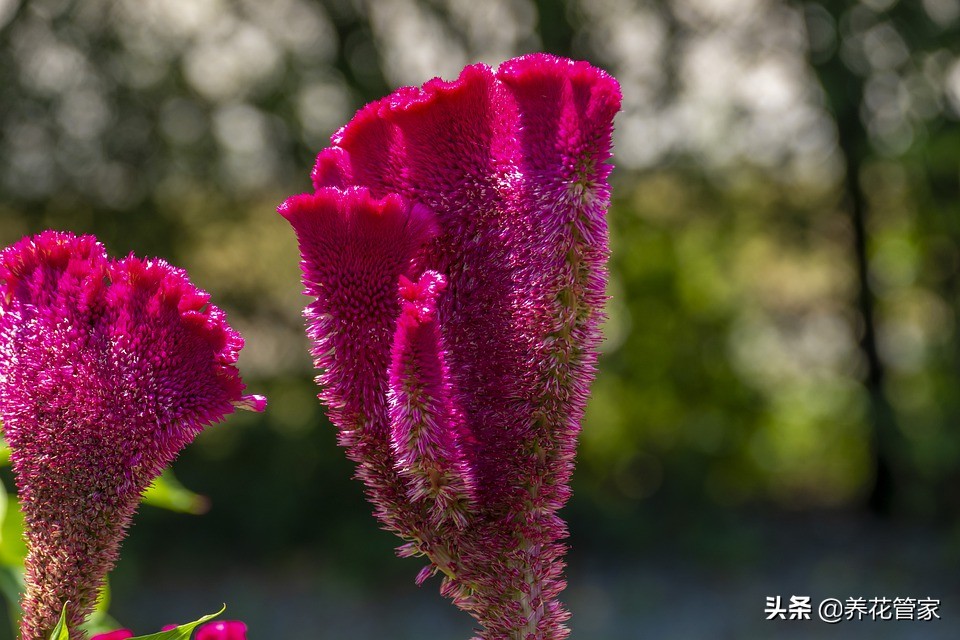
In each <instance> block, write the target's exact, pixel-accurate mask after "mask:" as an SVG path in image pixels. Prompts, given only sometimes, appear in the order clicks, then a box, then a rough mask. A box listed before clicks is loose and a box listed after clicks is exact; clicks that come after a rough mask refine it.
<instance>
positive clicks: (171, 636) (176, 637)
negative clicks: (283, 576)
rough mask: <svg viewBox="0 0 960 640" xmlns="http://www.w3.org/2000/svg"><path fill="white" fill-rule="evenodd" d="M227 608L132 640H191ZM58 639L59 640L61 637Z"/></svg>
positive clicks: (225, 606) (224, 606)
mask: <svg viewBox="0 0 960 640" xmlns="http://www.w3.org/2000/svg"><path fill="white" fill-rule="evenodd" d="M226 610H227V605H223V607H221V608H220V611H217V612H216V613H211V614H210V615H208V616H203V617H202V618H200V619H199V620H195V621H193V622H189V623H187V624H182V625H180V626H179V627H177V628H176V629H170V631H161V632H160V633H151V634H150V635H148V636H137V637H136V638H131V640H190V636H191V635H193V630H194V629H195V628H196V627H197V626H199V625H201V624H203V623H204V622H208V621H210V620H213V619H214V618H216V617H217V616H218V615H220V614H221V613H223V612H224V611H226ZM56 640H59V638H58V639H56Z"/></svg>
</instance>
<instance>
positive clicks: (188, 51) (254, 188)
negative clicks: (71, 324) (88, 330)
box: [0, 0, 960, 640]
mask: <svg viewBox="0 0 960 640" xmlns="http://www.w3.org/2000/svg"><path fill="white" fill-rule="evenodd" d="M536 50H547V51H551V52H554V53H558V54H561V55H569V56H572V57H576V58H581V59H587V60H590V61H592V62H593V63H594V64H597V65H599V66H602V67H604V68H607V69H608V70H610V71H611V72H612V73H614V75H616V76H617V77H618V78H619V79H620V81H621V83H622V85H623V89H624V97H625V102H624V111H623V112H622V113H621V114H620V115H619V116H618V122H617V135H616V138H615V143H616V147H615V157H614V162H615V163H616V164H617V169H616V171H615V173H614V175H613V178H612V181H613V194H614V201H613V205H612V207H611V210H610V214H609V222H610V232H611V247H612V251H613V256H612V259H611V263H610V287H609V293H610V295H611V301H610V305H609V310H608V311H609V320H608V321H607V324H606V326H605V328H604V331H605V336H606V338H605V342H604V346H603V354H602V358H601V361H600V371H599V374H598V377H597V380H596V383H595V384H594V387H593V397H592V400H591V403H590V406H589V409H588V413H587V418H586V420H585V424H584V430H583V434H582V443H581V448H580V454H579V459H578V468H577V473H576V477H575V480H574V489H575V494H574V498H573V499H572V500H571V502H570V504H569V506H568V507H567V509H566V510H565V512H564V514H565V516H566V517H567V518H568V520H569V522H570V527H571V532H572V534H571V539H570V544H571V547H572V551H571V553H570V554H569V561H570V569H569V572H568V573H569V578H570V584H571V586H570V588H569V589H568V591H567V592H566V597H565V600H566V601H567V602H569V603H570V607H571V609H572V611H573V614H574V617H573V619H572V623H571V624H572V628H573V630H574V633H573V637H574V638H598V639H600V640H604V639H607V638H610V639H617V638H640V637H659V638H745V637H749V638H765V637H771V638H773V637H777V638H794V637H796V638H810V637H837V638H840V637H843V638H859V637H871V638H873V637H879V638H887V637H889V638H940V637H943V638H947V637H954V636H953V635H951V629H952V630H954V632H955V630H956V628H957V625H958V624H960V623H958V621H957V620H958V619H957V616H958V614H957V611H958V610H960V606H958V605H960V598H958V596H960V585H958V582H957V580H956V578H955V575H956V571H955V567H956V566H957V565H958V563H960V528H958V515H960V497H958V496H960V492H958V491H957V487H958V482H960V430H958V428H957V424H958V419H960V393H958V391H960V380H958V378H960V336H958V335H957V313H958V311H960V251H958V244H957V243H958V240H960V3H958V2H957V1H956V0H923V1H922V2H920V1H919V0H918V1H916V2H912V1H911V2H907V1H906V0H901V1H899V2H897V1H896V0H861V1H859V2H857V1H852V0H848V1H837V2H829V3H828V2H822V3H817V2H807V3H802V2H787V1H785V0H736V1H734V0H729V1H721V0H669V1H661V2H654V1H646V2H645V1H640V0H637V1H633V2H631V1H629V0H603V1H596V2H593V1H589V0H565V1H563V2H559V1H558V2H553V1H550V0H537V1H533V0H496V1H491V2H465V1H461V0H382V1H379V2H378V1H374V0H369V1H364V0H327V1H324V2H311V1H310V0H276V1H275V2H255V1H254V0H83V1H77V2H71V1H70V0H32V1H29V2H28V1H25V0H21V1H18V0H0V245H6V244H9V243H12V242H14V241H16V240H18V239H19V238H20V237H22V236H23V235H25V234H29V233H34V232H37V231H39V230H41V229H44V228H50V227H52V228H57V229H69V230H72V231H75V232H83V233H94V234H96V235H97V236H98V237H99V238H100V239H101V240H102V241H104V243H105V244H106V245H107V247H108V249H109V250H110V251H111V252H112V253H114V254H126V253H128V252H130V251H133V252H135V253H137V254H138V255H147V256H160V257H163V258H165V259H167V260H168V261H170V262H172V263H174V264H176V265H178V266H182V267H185V268H187V269H188V270H189V271H190V273H191V276H192V278H193V280H194V281H195V282H196V283H197V284H198V285H200V286H201V287H203V288H205V289H207V290H208V291H210V292H211V294H212V296H213V300H214V301H215V302H216V303H217V304H218V305H220V306H222V307H223V308H224V309H226V310H227V312H228V314H229V318H230V321H231V323H232V324H233V325H234V326H235V327H236V328H237V329H239V330H240V331H241V332H242V333H243V335H244V336H245V338H246V340H247V347H246V348H245V350H244V352H243V355H242V357H241V361H240V368H241V370H242V372H243V375H244V379H245V380H246V382H247V384H248V387H249V389H250V390H251V391H252V392H255V393H263V394H266V395H267V396H268V397H269V399H270V406H269V408H268V411H267V412H266V413H264V414H262V415H253V414H238V415H235V416H231V417H230V418H229V419H228V420H227V421H226V422H225V423H224V424H222V425H219V426H215V427H212V428H210V429H209V430H208V431H207V432H205V433H204V434H203V435H201V436H200V437H199V438H198V439H197V441H196V443H195V444H194V445H192V446H191V447H189V448H188V449H187V450H186V451H185V452H184V453H183V454H182V456H181V457H180V459H179V460H178V461H177V462H176V463H175V465H174V470H175V472H176V474H177V476H178V477H179V478H180V480H181V481H182V482H183V483H184V484H185V485H186V486H187V487H189V488H190V489H192V490H194V491H197V492H199V493H201V494H203V495H205V496H207V497H208V498H209V499H210V509H209V511H208V512H207V513H206V514H204V515H202V516H200V517H198V516H192V515H183V514H171V513H170V512H168V511H161V510H156V509H153V508H151V507H144V508H143V510H142V511H141V513H140V514H138V516H137V520H136V523H135V526H134V527H133V529H132V531H131V534H130V537H129V539H128V540H127V542H126V543H125V545H124V550H123V557H122V560H121V562H120V565H119V567H118V568H117V570H116V571H115V574H114V576H113V586H114V594H113V606H112V613H113V614H114V615H115V617H117V618H118V619H119V620H120V621H121V622H123V623H124V624H126V625H128V626H131V627H133V628H135V629H136V630H137V631H138V632H140V633H147V632H150V631H153V630H155V629H156V628H158V627H159V626H160V625H161V624H165V623H167V622H171V621H178V620H179V621H185V620H187V619H193V618H195V617H196V616H197V615H199V614H201V613H206V612H209V611H214V610H216V609H217V608H219V605H220V603H221V602H223V601H226V602H227V604H228V607H229V609H228V614H227V616H228V617H239V618H243V619H245V620H247V621H248V622H249V624H250V627H251V635H250V637H251V640H253V639H254V638H260V639H263V638H267V639H270V638H294V637H297V638H346V639H354V638H356V639H362V638H374V637H376V638H384V637H390V638H424V637H428V638H438V639H439V640H446V639H450V640H453V639H455V638H464V637H467V636H468V635H469V632H470V629H471V624H470V620H469V618H467V617H466V616H465V615H463V614H461V613H459V612H457V611H456V610H455V609H453V608H452V607H451V606H449V605H447V604H446V603H444V602H443V601H442V600H441V598H440V597H439V595H437V593H436V590H437V587H438V585H437V584H435V583H434V582H430V583H428V584H427V585H426V586H425V587H423V588H421V589H417V588H416V587H414V586H413V576H414V575H415V574H416V572H417V570H418V569H419V565H418V561H415V560H400V559H397V558H395V557H394V556H393V552H392V549H393V546H394V545H395V541H394V540H393V539H392V537H391V536H390V535H388V534H386V533H383V532H381V531H379V530H378V528H377V527H376V525H375V523H374V521H373V519H372V518H371V517H370V508H369V506H368V505H367V504H366V503H365V502H364V501H363V499H362V494H361V489H360V487H359V485H358V484H357V483H356V482H354V481H352V480H351V479H350V476H351V473H352V467H351V465H350V464H349V463H348V462H347V461H346V460H345V459H344V457H343V455H342V453H341V451H340V450H338V449H337V447H336V446H335V442H334V431H333V428H332V427H331V426H330V425H329V423H328V422H327V420H326V417H325V415H324V412H323V410H322V408H321V406H320V405H319V403H318V402H317V400H316V397H315V395H316V388H315V386H314V384H313V382H312V376H313V375H314V372H313V370H312V366H311V363H310V359H309V356H308V353H307V349H308V345H307V341H306V338H305V337H304V335H303V320H302V318H301V315H300V311H301V309H302V308H303V306H304V304H305V302H306V299H305V298H304V297H303V296H301V294H300V284H299V269H298V265H297V260H298V256H297V251H296V245H295V241H294V237H293V234H292V232H291V230H290V229H289V227H288V225H287V224H286V222H285V221H284V220H283V219H282V218H280V217H279V216H278V215H276V213H275V207H276V205H277V204H278V203H279V202H281V201H282V200H283V198H284V197H286V196H287V195H289V194H291V193H296V192H301V191H305V190H307V189H308V188H309V180H308V174H309V170H310V168H311V166H312V161H313V158H314V157H315V154H316V153H317V152H318V151H319V150H320V149H321V148H323V146H325V145H326V144H327V140H328V138H329V135H330V134H331V133H332V132H333V131H334V130H335V129H336V128H338V127H339V126H341V125H342V124H344V123H345V122H346V121H347V120H348V119H349V118H350V116H351V115H352V113H353V112H354V111H355V110H356V109H357V108H359V107H360V106H362V105H363V104H364V103H366V102H368V101H370V100H373V99H376V98H379V97H381V96H383V95H385V94H386V93H388V92H389V91H391V90H392V89H393V88H395V87H396V86H399V85H401V84H419V83H420V82H423V81H425V80H427V79H428V78H429V77H431V76H433V75H443V76H445V77H448V78H449V77H453V76H455V75H456V73H457V72H458V70H459V68H460V67H461V66H463V64H466V63H468V62H472V61H475V60H483V61H486V62H488V63H490V64H497V63H498V62H500V61H502V60H504V59H506V58H508V57H511V56H514V55H519V54H522V53H525V52H530V51H536ZM7 480H8V481H9V478H7ZM794 594H796V595H811V596H813V597H814V600H815V601H816V600H817V599H818V598H824V597H828V596H830V597H838V598H841V599H845V598H847V597H853V596H863V597H867V598H869V597H874V596H887V597H894V596H904V595H909V596H912V597H926V596H930V597H935V598H940V599H941V600H942V602H943V606H942V611H941V615H942V617H943V620H941V621H934V622H930V623H920V622H916V621H914V622H897V623H885V622H873V623H863V624H856V623H846V624H840V625H836V626H830V625H826V624H823V623H817V622H815V621H813V622H797V621H793V622H790V621H786V622H767V621H765V620H764V618H765V616H764V614H763V608H764V604H765V597H766V596H774V595H782V596H784V597H785V598H789V596H790V595H794ZM0 633H2V632H0ZM2 637H5V636H2V635H0V638H2Z"/></svg>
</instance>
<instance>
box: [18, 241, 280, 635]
mask: <svg viewBox="0 0 960 640" xmlns="http://www.w3.org/2000/svg"><path fill="white" fill-rule="evenodd" d="M242 346H243V340H242V338H241V337H240V335H239V334H238V333H237V332H236V331H234V330H233V329H232V328H231V327H230V326H229V325H228V324H227V322H226V317H225V315H224V313H223V312H222V311H221V310H220V309H218V308H217V307H215V306H214V305H212V304H210V302H209V296H208V295H207V294H206V293H205V292H204V291H201V290H200V289H197V288H196V287H194V286H193V285H192V284H191V283H190V281H189V279H188V278H187V274H186V272H184V271H182V270H180V269H176V268H174V267H172V266H170V265H169V264H167V263H166V262H164V261H162V260H140V259H138V258H135V257H133V256H130V257H128V258H125V259H122V260H111V259H109V258H108V257H107V255H106V252H105V251H104V248H103V246H102V245H101V244H100V243H98V242H97V241H96V239H95V238H93V237H91V236H79V237H78V236H74V235H73V234H70V233H62V232H56V231H47V232H44V233H41V234H39V235H37V236H35V237H32V238H25V239H24V240H22V241H21V242H19V243H17V244H15V245H13V246H11V247H9V248H7V249H5V250H4V251H3V252H2V253H0V419H2V421H3V430H4V435H5V437H6V439H7V442H8V443H9V445H10V448H11V458H12V462H13V469H14V472H15V475H16V482H17V486H18V488H19V495H20V500H21V504H22V508H23V512H24V519H25V525H26V540H27V548H28V555H27V559H26V575H25V580H26V593H25V595H24V597H23V602H22V604H23V619H22V622H21V638H22V640H47V638H48V636H49V634H50V632H51V630H52V629H53V628H54V626H55V625H56V624H57V621H58V619H59V617H60V613H61V610H62V609H63V607H64V604H65V603H69V604H68V605H67V622H68V624H69V627H70V631H71V634H72V635H71V637H73V638H83V637H84V635H83V634H82V632H81V631H80V629H79V626H80V624H81V623H82V622H83V620H84V619H85V618H86V616H87V615H88V614H89V612H90V610H91V608H92V607H93V605H94V603H95V601H96V597H97V592H98V589H99V588H100V586H101V584H102V583H103V579H104V576H105V575H106V574H107V572H108V571H109V570H110V568H111V567H112V566H113V564H114V562H115V561H116V558H117V553H118V549H119V545H120V541H121V539H122V538H123V536H124V533H125V530H126V528H127V526H128V525H129V524H130V520H131V518H132V516H133V513H134V511H135V509H136V507H137V504H138V503H139V501H140V496H141V495H142V493H143V492H144V491H145V490H146V489H147V487H148V486H149V485H150V483H151V482H152V481H153V479H154V478H156V477H157V476H158V475H159V474H160V472H161V471H162V470H163V468H164V467H165V466H167V465H168V464H170V462H172V461H173V459H174V458H175V457H176V455H177V454H178V453H179V452H180V450H181V449H183V447H185V446H186V445H187V444H188V443H189V442H191V441H192V440H193V439H194V437H195V436H196V435H197V434H198V433H199V432H200V431H201V430H203V428H204V427H205V426H206V425H208V424H211V423H213V422H217V421H219V420H221V419H222V418H223V417H224V416H225V415H226V414H228V413H231V412H232V411H233V410H234V408H236V407H240V408H245V409H252V410H255V411H261V410H263V408H264V405H265V404H266V401H265V400H264V399H263V398H262V397H260V396H249V395H243V389H244V385H243V382H242V381H241V380H240V374H239V372H238V371H237V368H236V366H235V365H236V362H237V356H238V353H239V351H240V349H241V347H242Z"/></svg>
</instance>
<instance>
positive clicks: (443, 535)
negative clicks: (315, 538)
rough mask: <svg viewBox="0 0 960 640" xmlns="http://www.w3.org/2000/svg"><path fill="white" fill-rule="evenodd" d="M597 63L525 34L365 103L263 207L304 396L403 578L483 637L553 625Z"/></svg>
mask: <svg viewBox="0 0 960 640" xmlns="http://www.w3.org/2000/svg"><path fill="white" fill-rule="evenodd" d="M619 105H620V91H619V87H618V85H617V82H616V81H615V80H614V79H613V78H612V77H610V76H609V75H607V74H606V73H604V72H603V71H600V70H598V69H596V68H594V67H592V66H590V65H589V64H587V63H584V62H573V61H570V60H566V59H563V58H557V57H553V56H549V55H545V54H536V55H530V56H524V57H521V58H517V59H514V60H510V61H508V62H505V63H504V64H503V65H501V66H500V68H499V69H497V70H496V71H494V70H492V69H490V68H489V67H487V66H485V65H473V66H469V67H467V68H465V69H464V70H463V72H462V73H461V75H460V77H459V78H458V79H457V80H456V81H453V82H444V81H441V80H439V79H435V80H432V81H430V82H428V83H426V84H425V85H424V86H423V87H422V88H419V89H418V88H403V89H400V90H398V91H396V92H394V93H393V94H392V95H390V96H388V97H386V98H384V99H382V100H380V101H378V102H375V103H372V104H370V105H368V106H366V107H365V108H363V109H362V110H361V111H360V112H358V113H357V115H356V116H355V117H354V118H353V120H352V121H351V122H350V123H349V124H348V125H346V126H345V127H344V128H342V129H341V130H340V131H339V132H338V133H337V134H336V135H335V136H334V137H333V140H332V146H331V147H329V148H327V149H325V150H324V151H322V152H321V153H320V155H319V157H318V159H317V163H316V166H315V168H314V170H313V174H312V177H313V183H314V191H313V192H312V193H309V194H304V195H298V196H293V197H291V198H289V199H288V200H287V201H286V202H285V203H284V204H283V205H282V206H281V207H280V213H281V215H283V216H284V217H285V218H286V219H287V220H288V221H289V222H290V223H291V224H292V225H293V228H294V230H295V232H296V234H297V238H298V242H299V246H300V251H301V254H302V263H301V264H302V268H303V279H304V283H305V286H306V293H307V295H309V296H312V297H314V298H315V301H314V302H312V303H311V304H309V305H308V306H307V309H306V311H305V315H306V317H307V324H308V333H309V336H310V338H311V339H312V341H313V355H314V358H315V363H316V365H317V367H318V369H319V370H320V375H319V377H318V379H317V380H318V383H319V384H320V386H321V392H320V398H321V399H322V400H323V401H324V402H325V404H326V405H327V407H328V409H329V414H330V417H331V419H332V421H333V422H334V424H335V425H336V426H337V428H338V431H339V442H340V444H341V445H343V446H344V447H346V450H347V455H348V456H349V457H350V458H351V459H352V460H354V461H355V462H356V463H357V476H358V477H359V478H360V479H361V480H362V481H363V482H364V484H365V486H366V493H367V497H368V498H369V500H370V501H371V502H372V503H373V504H374V506H375V513H376V515H377V517H378V518H379V519H380V520H381V522H382V523H383V525H384V526H385V527H386V528H387V529H389V530H392V531H394V532H395V533H397V534H399V535H400V536H401V537H402V538H403V539H405V541H406V544H405V545H403V546H402V547H401V548H400V553H401V554H402V555H418V556H421V555H422V556H426V558H427V559H428V560H429V564H428V566H427V567H425V568H424V570H423V571H421V573H420V575H419V576H418V578H417V580H418V582H421V581H423V580H425V579H427V578H428V577H429V576H430V575H432V574H434V573H437V572H441V573H442V574H443V575H444V580H443V583H442V585H441V591H442V593H444V594H446V595H448V596H450V597H452V598H453V599H454V601H455V602H456V604H457V605H459V606H460V607H461V608H463V609H465V610H467V611H469V612H470V613H471V614H472V615H473V616H474V617H475V618H476V619H477V620H478V621H479V622H480V624H481V626H482V630H481V632H480V635H481V637H483V638H487V639H494V638H497V639H499V638H523V639H524V640H530V639H550V640H554V639H557V638H564V637H566V636H567V633H568V632H567V630H566V628H565V627H564V625H563V622H564V621H565V619H566V618H567V615H568V614H567V613H566V612H565V610H564V609H563V607H562V606H561V605H560V603H559V601H558V599H557V596H558V594H559V593H560V591H561V590H562V589H563V587H564V580H563V577H562V570H563V560H562V556H563V553H564V550H565V549H564V546H563V545H562V543H561V542H560V541H561V540H562V539H563V538H564V537H565V536H566V533H567V532H566V525H565V524H564V522H563V521H562V520H561V519H560V517H559V516H558V515H557V511H558V510H559V509H560V508H561V507H562V506H563V505H564V503H565V502H566V501H567V499H568V497H569V494H570V491H569V488H568V483H569V480H570V476H571V473H572V470H573V462H574V453H575V448H576V441H577V436H578V433H579V429H580V420H581V417H582V415H583V411H584V406H585V403H586V399H587V394H588V387H589V384H590V381H591V379H592V377H593V375H594V367H595V362H596V353H597V344H598V340H599V328H598V325H599V322H600V320H601V318H602V308H603V304H604V300H605V294H604V289H605V282H606V276H605V264H606V259H607V252H608V250H607V229H606V222H605V213H606V208H607V205H608V202H609V187H608V184H607V178H608V176H609V173H610V169H611V167H610V165H609V164H608V162H607V161H608V159H609V157H610V138H611V133H612V127H613V116H614V114H615V113H616V112H617V111H618V109H619Z"/></svg>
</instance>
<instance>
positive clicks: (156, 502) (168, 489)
mask: <svg viewBox="0 0 960 640" xmlns="http://www.w3.org/2000/svg"><path fill="white" fill-rule="evenodd" d="M143 503H144V504H149V505H152V506H154V507H160V508H161V509H169V510H170V511H177V512H179V513H192V514H195V515H199V514H201V513H206V512H207V510H208V509H209V508H210V501H209V500H208V499H207V498H206V497H205V496H201V495H199V494H196V493H194V492H193V491H190V490H189V489H187V488H186V487H184V486H183V485H182V484H180V481H179V480H177V478H176V477H175V476H174V475H173V472H172V471H170V470H169V469H167V470H165V471H164V472H163V473H162V474H160V477H159V478H157V479H156V480H154V481H153V484H151V485H150V487H149V488H148V489H147V491H146V493H144V494H143Z"/></svg>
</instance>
